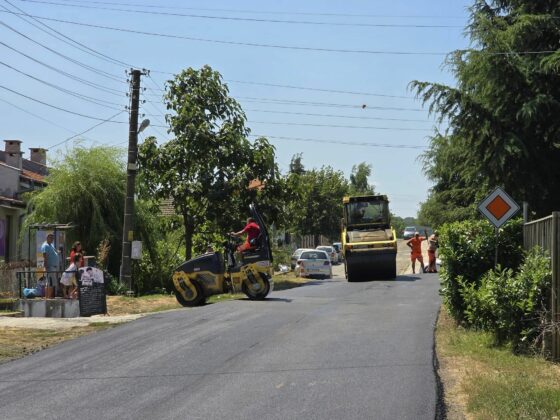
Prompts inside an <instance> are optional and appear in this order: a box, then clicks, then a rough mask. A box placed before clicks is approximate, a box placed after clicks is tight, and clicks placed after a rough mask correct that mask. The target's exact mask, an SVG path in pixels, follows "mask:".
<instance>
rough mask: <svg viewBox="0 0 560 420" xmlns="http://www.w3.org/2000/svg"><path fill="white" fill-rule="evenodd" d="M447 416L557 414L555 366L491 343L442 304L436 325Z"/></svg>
mask: <svg viewBox="0 0 560 420" xmlns="http://www.w3.org/2000/svg"><path fill="white" fill-rule="evenodd" d="M436 348H437V354H438V358H439V361H440V372H439V373H440V376H441V379H442V381H443V384H444V389H445V397H446V405H447V409H448V418H449V419H464V418H467V419H512V418H527V419H541V418H543V419H544V418H547V419H553V418H558V417H560V366H558V365H555V364H553V363H550V362H547V361H545V360H543V359H541V358H538V357H529V356H518V355H514V354H512V352H511V349H510V348H508V347H497V346H495V345H494V343H493V340H492V337H491V336H490V335H489V334H487V333H484V332H478V331H469V330H465V329H463V328H461V327H458V326H457V325H456V324H455V322H454V321H453V320H452V319H451V318H450V316H449V315H448V314H447V312H446V311H445V310H442V311H441V312H440V317H439V321H438V326H437V331H436Z"/></svg>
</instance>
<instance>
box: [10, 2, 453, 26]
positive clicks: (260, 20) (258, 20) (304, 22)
mask: <svg viewBox="0 0 560 420" xmlns="http://www.w3.org/2000/svg"><path fill="white" fill-rule="evenodd" d="M20 1H24V2H27V3H39V4H44V5H52V6H63V7H78V8H82V9H94V10H108V11H113V12H124V13H139V14H147V15H160V16H172V17H186V18H194V19H210V20H226V21H241V22H253V23H280V24H292V25H294V24H295V25H315V26H349V27H370V28H371V27H373V28H440V29H442V28H444V29H451V28H463V26H461V25H426V24H399V23H397V24H395V23H360V22H326V21H309V20H286V19H284V20H281V19H264V18H250V17H233V16H212V15H200V14H192V13H177V12H158V11H153V10H138V9H121V8H116V7H106V6H91V5H87V4H69V3H58V2H54V1H39V0H20ZM105 4H107V5H112V6H115V5H117V6H118V4H115V3H105ZM129 7H130V6H129Z"/></svg>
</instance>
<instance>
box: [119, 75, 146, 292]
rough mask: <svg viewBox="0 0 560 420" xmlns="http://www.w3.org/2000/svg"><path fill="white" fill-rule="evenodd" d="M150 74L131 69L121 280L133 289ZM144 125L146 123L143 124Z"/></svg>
mask: <svg viewBox="0 0 560 420" xmlns="http://www.w3.org/2000/svg"><path fill="white" fill-rule="evenodd" d="M145 74H148V72H147V71H146V70H137V69H131V70H130V76H131V78H130V120H129V131H128V160H127V167H126V174H127V175H126V197H125V201H124V219H123V236H122V259H121V269H120V276H119V277H120V282H121V284H123V285H127V286H128V290H129V291H130V290H132V275H131V271H132V270H131V264H130V254H131V248H132V240H133V239H134V191H135V184H136V172H137V171H138V162H137V157H138V108H139V106H140V76H142V75H145ZM143 125H144V124H143Z"/></svg>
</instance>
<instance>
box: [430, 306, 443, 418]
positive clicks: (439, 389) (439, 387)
mask: <svg viewBox="0 0 560 420" xmlns="http://www.w3.org/2000/svg"><path fill="white" fill-rule="evenodd" d="M440 311H441V305H440V306H439V308H438V311H437V314H436V319H435V322H434V332H433V342H432V366H433V369H434V377H435V379H436V381H435V382H436V383H435V387H436V407H435V416H434V418H435V420H445V419H447V406H446V405H445V389H444V387H443V381H442V380H441V376H440V375H439V367H440V366H439V359H438V356H437V345H436V331H437V326H438V321H439V315H440Z"/></svg>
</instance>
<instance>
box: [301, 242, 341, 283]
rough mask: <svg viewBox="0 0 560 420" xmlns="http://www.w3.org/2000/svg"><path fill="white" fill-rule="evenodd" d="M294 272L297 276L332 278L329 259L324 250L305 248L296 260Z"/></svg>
mask: <svg viewBox="0 0 560 420" xmlns="http://www.w3.org/2000/svg"><path fill="white" fill-rule="evenodd" d="M295 272H296V276H297V277H315V278H323V279H332V265H331V260H330V258H329V256H328V255H327V253H326V252H325V251H321V250H320V249H306V250H304V251H303V252H302V253H301V255H300V257H299V259H298V260H297V263H296V269H295Z"/></svg>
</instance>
